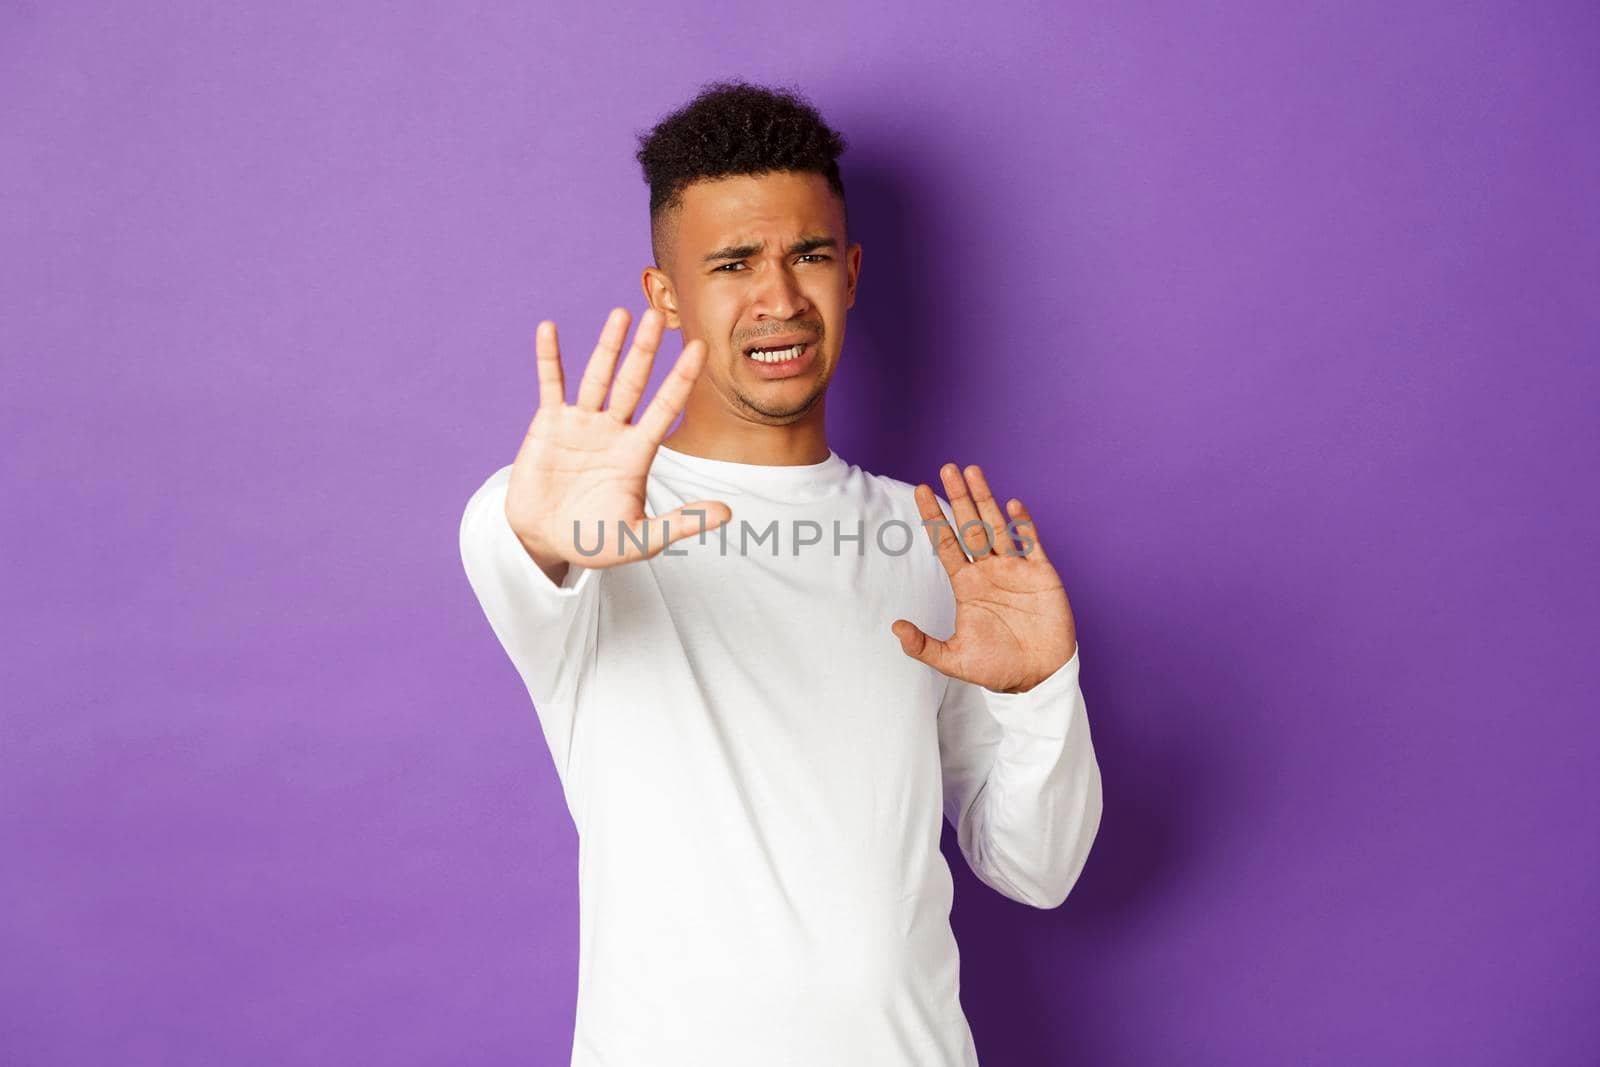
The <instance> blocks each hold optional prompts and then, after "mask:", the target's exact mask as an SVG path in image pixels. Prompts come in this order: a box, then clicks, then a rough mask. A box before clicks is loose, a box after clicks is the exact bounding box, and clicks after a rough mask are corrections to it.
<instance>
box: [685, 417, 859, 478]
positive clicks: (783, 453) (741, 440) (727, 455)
mask: <svg viewBox="0 0 1600 1067" xmlns="http://www.w3.org/2000/svg"><path fill="white" fill-rule="evenodd" d="M662 444H664V445H666V446H667V447H668V448H670V449H672V450H673V451H675V452H682V453H684V454H685V455H689V456H699V457H700V458H701V459H719V460H726V461H728V462H731V463H756V464H760V465H762V466H767V467H799V466H808V465H810V464H813V463H821V462H822V461H823V460H825V459H827V458H828V453H829V448H828V436H827V434H826V433H825V432H824V429H823V419H822V405H821V404H818V405H817V407H816V408H815V409H813V410H812V411H809V412H807V413H806V416H805V417H804V418H802V419H800V420H799V421H798V422H793V423H789V424H787V425H783V426H765V425H762V424H760V423H753V422H739V423H734V424H730V425H722V426H715V427H713V426H710V425H707V424H705V423H703V422H701V421H699V420H696V421H694V422H691V421H690V420H689V418H688V414H687V413H685V415H684V418H683V420H682V422H681V423H680V424H679V426H678V428H677V429H676V430H674V431H672V432H671V433H669V434H668V435H667V436H666V437H665V438H664V439H663V440H662Z"/></svg>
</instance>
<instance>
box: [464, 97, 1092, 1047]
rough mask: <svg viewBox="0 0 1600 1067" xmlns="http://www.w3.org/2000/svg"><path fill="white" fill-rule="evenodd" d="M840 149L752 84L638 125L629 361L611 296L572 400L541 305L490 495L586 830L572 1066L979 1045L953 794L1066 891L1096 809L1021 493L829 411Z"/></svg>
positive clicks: (1053, 902) (987, 854) (841, 235)
mask: <svg viewBox="0 0 1600 1067" xmlns="http://www.w3.org/2000/svg"><path fill="white" fill-rule="evenodd" d="M843 147H844V143H843V140H842V138H841V137H840V136H839V135H838V134H837V133H836V132H835V131H833V130H831V129H829V128H828V127H827V126H826V125H825V124H824V123H823V121H822V119H821V117H820V116H819V115H817V113H816V112H815V111H814V110H813V109H812V108H811V107H810V106H809V105H808V104H807V103H806V102H805V101H804V99H803V98H802V97H800V96H799V95H798V94H794V93H789V92H776V91H771V90H767V89H763V88H760V87H756V86H751V85H748V84H745V83H742V82H724V83H716V84H713V85H711V86H708V87H706V89H705V90H704V91H703V92H702V93H701V94H700V95H699V96H698V97H696V98H695V100H693V101H692V102H691V103H690V104H688V105H687V106H686V107H685V108H683V109H682V110H680V111H678V112H676V113H674V114H673V115H671V116H669V117H668V118H666V119H665V120H663V121H662V122H661V124H660V125H658V126H657V127H655V129H654V130H652V131H651V132H650V133H649V134H648V135H647V136H646V137H644V138H642V143H641V147H640V150H639V154H638V158H639V161H640V162H641V164H642V165H643V167H644V170H645V175H646V179H647V180H648V181H649V183H650V194H651V195H650V208H651V235H652V251H653V252H654V255H655V265H654V266H653V267H650V268H647V269H646V270H645V271H644V275H643V279H642V280H643V285H644V291H645V295H646V296H647V297H648V299H649V302H650V307H649V309H648V310H646V311H645V312H644V314H643V316H642V317H641V319H640V321H639V325H638V329H637V330H636V331H635V333H634V337H633V344H632V346H631V347H630V348H629V350H628V353H627V356H626V358H623V359H622V362H621V366H620V369H619V368H618V359H619V357H621V355H622V347H623V343H624V340H625V338H626V335H627V330H628V326H629V321H630V320H629V316H628V313H627V311H626V310H625V309H622V308H617V309H615V310H613V311H612V313H611V316H610V318H609V319H607V321H606V324H605V327H604V329H603V330H602V331H601V333H600V339H599V343H598V345H597V346H596V347H595V349H594V351H593V354H592V355H591V356H590V357H589V361H588V364H587V366H586V368H585V370H584V372H583V377H582V380H581V382H580V383H579V385H578V389H577V396H576V400H575V402H574V403H568V402H567V400H566V391H565V385H564V382H563V375H562V367H561V359H560V355H559V353H558V349H557V335H556V328H555V325H554V324H553V323H551V322H548V321H546V322H541V323H540V324H539V327H538V331H537V349H538V368H539V407H538V411H537V413H536V414H535V415H534V418H533V422H532V425H531V426H530V427H529V428H528V432H527V436H526V438H525V439H524V441H523V443H522V446H521V448H520V450H519V451H518V453H517V456H516V458H515V461H514V462H513V463H512V464H511V465H510V466H508V467H503V468H501V469H500V470H498V471H496V472H495V473H494V474H493V475H491V476H490V477H489V479H488V480H487V481H486V482H484V484H483V485H482V487H481V488H479V489H478V490H477V491H476V492H475V493H474V494H473V495H472V497H471V499H470V500H469V501H468V503H467V507H466V514H465V515H464V517H463V518H462V522H461V555H462V560H463V562H464V564H465V566H466V571H467V576H468V578H469V580H470V581H471V584H472V587H473V589H474V590H475V592H476V594H477V596H478V599H479V601H480V603H481V604H482V606H483V609H484V612H485V614H486V615H487V616H488V620H489V623H490V625H491V627H492V628H493V630H494V632H495V635H496V636H497V637H498V638H499V640H500V642H501V644H502V645H503V646H504V647H505V650H506V652H507V653H508V654H509V655H510V658H511V660H512V662H513V663H514V664H515V666H516V668H517V671H518V672H519V674H520V675H521V677H522V679H523V681H524V683H525V684H526V686H527V689H528V693H529V695H530V697H531V698H532V700H533V703H534V706H535V708H536V709H537V714H538V718H539V722H540V725H541V727H542V729H543V731H544V736H545V739H546V741H547V742H548V744H549V747H550V752H551V754H552V755H553V756H554V758H555V764H556V769H557V771H558V772H559V775H560V779H561V784H562V787H563V790H564V794H565V798H566V802H567V805H568V808H569V810H570V811H571V813H572V818H573V820H574V822H575V824H576V826H577V829H578V834H579V851H578V879H579V905H580V921H579V946H580V949H579V968H578V1008H577V1022H576V1032H575V1035H574V1041H573V1049H572V1058H571V1063H572V1064H573V1065H574V1067H589V1065H593V1067H598V1065H601V1064H605V1065H610V1067H802V1065H803V1067H824V1065H826V1067H975V1065H976V1064H977V1062H978V1061H977V1055H976V1052H975V1050H974V1046H973V1040H972V1036H971V1033H970V1031H969V1029H968V1026H967V1022H966V1019H965V1016H964V1015H963V1013H962V1010H961V1005H960V1001H959V997H958V983H959V973H958V972H959V968H958V955H957V949H956V942H955V939H954V936H953V934H952V932H951V928H950V922H949V916H950V905H951V891H952V882H951V877H950V870H949V867H948V865H947V864H946V863H945V861H944V857H943V856H942V855H941V853H940V851H939V835H940V827H941V819H942V818H948V819H949V820H950V822H951V824H952V825H953V826H955V827H956V830H957V841H958V842H959V844H960V848H961V851H962V853H963V854H964V856H965V857H966V860H967V862H968V863H969V864H970V866H971V867H972V870H973V871H974V872H975V873H976V874H977V876H978V877H979V878H980V879H981V880H982V881H983V882H985V883H986V884H987V885H989V886H991V887H993V888H994V889H996V890H998V891H999V892H1000V893H1003V894H1005V895H1006V896H1008V897H1010V898H1012V899H1014V900H1017V901H1021V902H1024V903H1027V904H1031V905H1033V906H1035V907H1039V908H1053V907H1055V906H1057V905H1059V904H1060V903H1061V902H1062V901H1063V900H1064V899H1065V898H1066V896H1067V893H1068V891H1069V890H1070V889H1071V887H1072V885H1073V883H1074V882H1075V881H1076V880H1077V878H1078V874H1079V872H1080V871H1081V870H1082V868H1083V865H1084V861H1085V859H1086V858H1087V855H1088V852H1089V847H1090V844H1091V843H1092V842H1093V840H1094V836H1095V833H1096V831H1097V829H1098V827H1099V823H1100V810H1101V792H1100V771H1099V767H1098V765H1097V764H1096V761H1095V756H1094V749H1093V746H1092V744H1091V741H1090V736H1089V723H1088V719H1087V713H1086V711H1085V707H1084V701H1083V696H1082V693H1081V691H1080V690H1079V687H1078V650H1077V640H1076V634H1075V630H1074V626H1073V620H1072V613H1071V609H1070V608H1069V606H1068V602H1067V596H1066V593H1065V591H1064V589H1063V588H1062V583H1061V580H1060V578H1059V577H1058V575H1057V574H1056V571H1055V569H1054V568H1053V567H1052V566H1051V564H1050V561H1049V559H1048V557H1047V556H1046V555H1045V552H1044V549H1043V547H1042V545H1041V544H1040V543H1039V538H1038V537H1037V535H1036V533H1035V532H1034V531H1033V529H1032V526H1031V523H1030V522H1029V517H1028V512H1027V509H1026V508H1025V507H1023V505H1022V504H1021V502H1020V501H1017V500H1010V501H1009V502H1008V505H1009V506H1008V507H1007V508H1006V510H1005V511H1002V509H1001V505H1000V504H999V503H998V502H997V501H996V499H995V497H994V496H993V494H992V493H991V492H990V490H989V486H988V484H987V482H986V481H985V479H984V476H983V472H982V471H980V470H979V469H978V468H977V467H976V466H969V467H967V468H966V469H965V471H962V470H961V469H959V468H957V467H956V466H955V465H954V464H947V465H946V466H945V467H944V468H943V469H942V470H941V471H940V475H941V480H942V484H943V488H944V490H945V494H946V496H947V498H948V503H947V502H946V500H945V499H943V498H940V497H938V496H936V495H935V493H934V492H933V490H932V489H931V488H930V487H928V486H927V485H918V486H916V487H914V488H913V487H912V486H911V485H909V484H907V483H905V482H901V481H897V480H895V479H892V478H887V477H883V476H880V475H875V474H871V473H869V472H867V471H864V470H862V469H861V468H860V467H857V466H855V465H853V464H850V463H847V462H846V461H845V460H844V459H843V458H841V457H840V456H839V455H838V454H837V453H836V452H834V451H833V450H832V449H830V448H829V447H828V444H827V436H826V432H825V427H824V422H823V400H824V393H825V391H826V389H827V385H828V381H829V379H830V378H831V377H832V375H833V372H834V369H835V368H836V367H837V366H838V364H839V360H840V358H841V355H842V350H843V346H844V332H845V331H844V327H845V313H846V310H847V309H848V308H850V307H851V306H852V305H853V304H854V302H855V295H856V282H857V278H858V277H859V274H860V267H861V246H860V245H859V244H851V243H849V241H848V237H847V236H846V234H847V230H846V218H845V202H844V188H843V185H842V183H841V181H840V178H839V170H838V164H837V159H838V156H839V154H840V152H841V151H842V150H843ZM668 328H671V329H675V330H681V331H682V333H683V337H684V339H685V344H684V348H683V353H682V355H681V356H680V357H679V359H678V361H677V362H676V364H675V365H674V366H673V369H672V371H671V373H670V374H669V376H668V377H667V378H666V380H665V382H664V383H663V385H662V386H661V388H660V389H659V390H658V391H657V393H656V395H655V397H654V398H653V399H652V400H651V402H650V403H649V405H647V406H646V407H645V408H644V410H643V411H642V413H638V417H637V419H635V414H636V409H637V407H638V404H639V401H640V399H641V395H642V393H643V389H644V386H645V384H646V381H647V379H648V376H649V372H650V367H651V361H652V359H653V358H654V356H655V353H656V349H657V347H658V345H659V343H660V341H661V337H662V333H663V331H664V330H665V329H668ZM608 390H609V402H608V401H607V393H608ZM680 414H682V416H683V419H682V423H681V425H679V426H678V428H677V429H676V431H674V432H672V433H671V434H670V435H669V434H668V432H667V431H668V430H669V429H671V427H672V424H673V421H674V420H675V419H676V418H677V417H678V416H679V415H680ZM735 520H737V521H735ZM958 537H961V538H962V540H961V541H959V542H958V540H957V538H958ZM963 546H964V548H965V551H963ZM934 634H949V635H950V636H949V637H948V638H946V639H944V640H940V639H939V638H937V637H935V636H931V635H934Z"/></svg>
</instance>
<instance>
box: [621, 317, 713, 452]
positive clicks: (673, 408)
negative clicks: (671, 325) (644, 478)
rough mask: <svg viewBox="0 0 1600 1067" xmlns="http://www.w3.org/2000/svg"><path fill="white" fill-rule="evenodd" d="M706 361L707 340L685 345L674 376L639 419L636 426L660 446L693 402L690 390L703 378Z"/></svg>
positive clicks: (696, 340) (675, 365) (674, 370)
mask: <svg viewBox="0 0 1600 1067" xmlns="http://www.w3.org/2000/svg"><path fill="white" fill-rule="evenodd" d="M705 362H706V343H705V342H704V341H701V340H699V339H698V338H696V339H695V340H693V341H690V342H689V343H688V344H686V345H684V346H683V353H682V354H681V355H679V356H678V362H677V363H675V364H673V366H672V371H671V373H669V374H668V375H667V377H666V380H665V381H663V382H662V383H661V388H659V389H657V390H656V395H655V396H653V397H651V398H650V404H649V406H647V407H646V408H645V409H644V414H643V415H641V416H639V421H638V423H636V425H637V426H638V427H639V429H641V430H643V431H644V432H645V435H646V436H647V437H649V439H650V440H652V441H654V442H655V443H656V444H658V445H659V444H660V443H661V441H662V438H664V437H666V436H667V431H668V430H670V429H672V421H673V420H674V419H676V418H677V417H678V415H679V414H681V413H682V411H683V406H684V405H685V404H687V403H688V402H689V391H690V390H691V389H693V388H694V381H695V379H696V378H698V377H700V369H701V368H702V367H704V366H705Z"/></svg>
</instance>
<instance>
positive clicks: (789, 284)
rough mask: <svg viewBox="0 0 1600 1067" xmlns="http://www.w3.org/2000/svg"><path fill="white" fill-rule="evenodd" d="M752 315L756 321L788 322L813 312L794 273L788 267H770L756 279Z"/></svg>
mask: <svg viewBox="0 0 1600 1067" xmlns="http://www.w3.org/2000/svg"><path fill="white" fill-rule="evenodd" d="M751 300H752V301H753V303H752V306H751V308H750V312H751V315H752V316H753V317H754V318H756V319H758V320H759V319H779V320H782V321H787V320H789V319H792V318H794V317H795V316H796V315H801V314H804V313H805V312H807V311H810V310H811V303H810V301H808V300H807V299H806V296H805V293H803V292H801V290H800V285H799V283H798V282H797V281H796V280H795V276H794V273H793V272H792V271H790V270H789V268H788V267H787V266H779V267H769V268H768V269H766V270H764V271H762V272H761V277H759V278H758V279H756V286H755V291H754V293H753V294H752V296H751Z"/></svg>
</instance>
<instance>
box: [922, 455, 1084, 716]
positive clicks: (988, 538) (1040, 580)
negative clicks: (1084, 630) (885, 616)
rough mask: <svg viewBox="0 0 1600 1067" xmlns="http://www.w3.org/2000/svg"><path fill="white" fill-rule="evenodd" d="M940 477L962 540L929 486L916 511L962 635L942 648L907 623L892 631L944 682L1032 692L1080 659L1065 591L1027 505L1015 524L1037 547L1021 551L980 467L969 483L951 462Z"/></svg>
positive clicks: (1016, 508)
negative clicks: (944, 578)
mask: <svg viewBox="0 0 1600 1067" xmlns="http://www.w3.org/2000/svg"><path fill="white" fill-rule="evenodd" d="M940 476H941V478H942V479H943V481H944V487H945V496H946V497H947V498H948V499H949V501H950V510H951V514H952V515H953V517H954V519H955V525H956V530H959V531H960V532H961V537H960V539H959V540H958V537H957V532H956V531H953V530H952V529H951V528H950V525H949V524H948V523H947V522H946V521H945V516H944V512H943V511H942V510H941V509H940V507H939V501H938V498H937V497H936V496H935V495H934V492H933V490H932V489H931V488H929V487H928V486H927V485H918V486H917V488H916V499H917V510H918V511H919V512H920V513H921V515H922V518H923V528H924V529H925V530H927V531H928V537H929V539H930V540H932V542H933V546H934V549H935V550H936V551H937V552H938V555H939V561H940V563H942V564H943V565H944V569H945V573H946V574H947V575H949V577H950V587H951V589H952V590H953V591H954V593H955V597H956V622H955V633H953V634H951V636H950V637H949V638H948V639H946V640H943V641H941V640H939V639H938V638H936V637H930V636H929V635H928V634H926V633H924V632H923V631H922V630H921V629H920V628H918V627H917V626H916V625H915V624H913V623H911V622H909V621H907V620H905V619H896V620H895V621H894V624H893V626H892V627H891V629H893V631H894V633H895V636H896V637H898V638H899V639H900V647H901V648H902V649H903V650H904V651H905V653H906V655H908V656H911V657H913V658H915V659H918V660H921V661H922V662H924V663H926V664H928V665H929V666H930V667H933V668H934V669H936V670H938V671H940V672H942V673H944V674H947V675H949V676H951V677H953V678H960V679H963V680H965V681H968V682H972V683H974V684H976V685H980V686H983V687H984V688H985V689H991V690H994V691H995V692H1001V693H1020V692H1025V691H1027V690H1029V689H1031V688H1033V687H1034V686H1035V685H1037V684H1038V683H1039V682H1041V681H1043V680H1044V679H1045V678H1047V677H1049V676H1050V675H1051V674H1053V673H1054V672H1055V671H1056V670H1057V669H1058V668H1059V667H1061V666H1062V665H1063V664H1064V663H1066V662H1067V661H1068V660H1070V659H1071V658H1072V656H1073V654H1074V653H1075V652H1076V650H1077V631H1076V627H1075V625H1074V623H1073V618H1072V607H1071V605H1070V604H1069V603H1068V601H1067V591H1066V588H1065V587H1064V586H1063V585H1062V583H1061V577H1060V575H1058V574H1057V573H1056V569H1055V567H1053V566H1051V564H1050V560H1049V558H1048V557H1047V556H1046V555H1045V552H1044V546H1043V544H1042V543H1040V541H1039V539H1038V532H1037V529H1036V527H1035V526H1034V525H1033V517H1032V516H1031V515H1030V514H1029V513H1028V509H1027V508H1026V507H1025V506H1024V505H1023V503H1022V501H1020V500H1016V499H1013V500H1012V501H1011V502H1010V512H1011V518H1012V520H1014V521H1015V523H1016V526H1015V527H1014V528H1015V529H1017V530H1018V531H1019V533H1021V535H1022V536H1023V537H1024V538H1026V542H1032V543H1031V544H1027V543H1026V542H1024V545H1023V546H1018V544H1017V543H1016V542H1015V541H1013V540H1012V539H1011V537H1010V535H1009V534H1008V533H1007V531H1006V519H1005V517H1004V516H1003V515H1002V514H1001V512H1000V508H999V505H998V504H997V503H996V502H995V499H994V494H993V493H992V492H990V490H989V484H988V482H987V481H986V480H985V479H984V476H983V471H982V470H981V469H980V468H979V467H977V466H976V465H973V466H969V467H967V468H966V477H965V479H963V477H962V472H961V470H960V469H959V468H957V467H956V465H955V464H953V463H950V464H946V465H945V466H944V467H943V468H942V469H941V470H940ZM969 483H970V490H969ZM979 523H982V527H980V526H979ZM969 524H970V525H969ZM984 528H987V530H988V533H987V534H986V533H985V529H984ZM963 545H965V549H966V550H965V551H963ZM1024 548H1025V551H1024ZM969 555H970V556H971V557H972V558H970V559H969V558H968V556H969Z"/></svg>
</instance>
